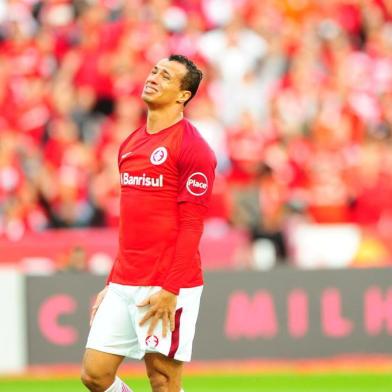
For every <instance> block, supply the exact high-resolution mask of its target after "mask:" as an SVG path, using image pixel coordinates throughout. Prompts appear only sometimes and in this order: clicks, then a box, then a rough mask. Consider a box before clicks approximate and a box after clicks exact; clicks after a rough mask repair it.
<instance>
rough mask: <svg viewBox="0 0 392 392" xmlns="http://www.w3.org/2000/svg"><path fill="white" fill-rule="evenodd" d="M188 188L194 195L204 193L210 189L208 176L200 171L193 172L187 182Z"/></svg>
mask: <svg viewBox="0 0 392 392" xmlns="http://www.w3.org/2000/svg"><path fill="white" fill-rule="evenodd" d="M186 189H187V190H188V192H189V193H190V194H192V195H194V196H202V195H204V194H205V193H206V192H207V189H208V180H207V176H206V175H205V174H203V173H200V172H197V173H193V174H191V175H190V176H189V177H188V180H187V182H186Z"/></svg>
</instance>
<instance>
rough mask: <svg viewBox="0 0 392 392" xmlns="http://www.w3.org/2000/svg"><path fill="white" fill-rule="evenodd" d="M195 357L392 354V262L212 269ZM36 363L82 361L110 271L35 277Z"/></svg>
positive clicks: (31, 334) (32, 324)
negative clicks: (363, 266)
mask: <svg viewBox="0 0 392 392" xmlns="http://www.w3.org/2000/svg"><path fill="white" fill-rule="evenodd" d="M205 282H206V285H205V289H204V293H203V299H202V306H201V312H200V316H199V321H198V327H197V334H196V339H195V344H194V359H198V360H203V359H206V360H220V359H224V360H227V359H254V358H259V359H305V358H309V359H311V358H328V357H336V356H340V355H347V354H348V355H353V354H354V355H356V354H359V355H366V354H376V355H380V354H382V355H390V356H391V355H392V270H391V269H367V270H318V271H300V270H294V269H286V268H284V269H276V270H273V271H271V272H255V271H252V272H250V271H249V272H214V273H209V274H206V276H205ZM26 283H27V289H26V301H27V316H28V317H27V321H28V324H27V328H28V331H27V332H28V333H27V338H28V362H29V363H30V364H48V363H79V362H80V359H81V356H82V353H83V347H84V344H85V341H86V337H87V334H88V329H89V326H88V318H89V311H90V307H91V303H92V301H93V299H94V296H95V294H96V293H97V292H98V291H99V290H100V289H101V288H102V287H103V285H104V279H103V278H101V277H94V276H91V275H87V274H86V275H85V274H71V273H70V274H59V275H55V276H52V277H36V276H31V277H28V278H27V282H26Z"/></svg>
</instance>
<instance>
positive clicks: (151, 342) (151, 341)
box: [146, 335, 159, 348]
mask: <svg viewBox="0 0 392 392" xmlns="http://www.w3.org/2000/svg"><path fill="white" fill-rule="evenodd" d="M158 344H159V339H158V338H157V337H156V336H155V335H149V336H147V337H146V346H147V347H149V348H155V347H156V346H158Z"/></svg>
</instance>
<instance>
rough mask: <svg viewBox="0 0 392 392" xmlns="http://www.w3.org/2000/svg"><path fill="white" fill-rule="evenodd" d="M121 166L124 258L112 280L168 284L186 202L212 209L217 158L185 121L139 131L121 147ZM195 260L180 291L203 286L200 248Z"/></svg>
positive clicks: (181, 279)
mask: <svg viewBox="0 0 392 392" xmlns="http://www.w3.org/2000/svg"><path fill="white" fill-rule="evenodd" d="M118 166H119V171H120V182H121V197H120V228H119V231H120V233H119V254H118V257H117V260H116V261H115V264H114V266H113V269H112V272H111V274H110V277H109V279H108V281H110V282H114V283H120V284H125V285H135V286H162V285H163V284H164V282H165V278H166V277H167V276H168V275H169V274H170V271H171V269H172V267H173V268H174V266H173V265H172V264H173V260H174V259H175V257H174V256H175V251H176V241H177V237H178V235H179V210H180V208H179V206H180V203H183V202H190V203H195V204H198V205H204V206H207V205H208V202H209V199H210V195H211V190H212V186H213V181H214V171H215V167H216V159H215V155H214V153H213V152H212V150H211V149H210V147H209V146H208V144H207V143H206V142H205V140H204V139H203V138H202V137H201V136H200V134H199V133H198V131H197V130H196V128H195V127H193V126H192V125H191V124H190V123H189V122H188V121H187V120H185V119H183V120H181V121H179V122H177V123H176V124H174V125H172V126H170V127H168V128H166V129H163V130H162V131H160V132H158V133H155V134H149V133H147V131H146V125H144V126H142V127H140V128H138V129H137V130H136V131H134V132H133V133H132V134H131V135H130V136H129V137H128V138H127V139H126V140H125V141H124V142H123V143H122V145H121V146H120V150H119V156H118ZM193 257H194V259H193V260H189V266H188V264H187V267H186V268H187V272H186V274H183V275H182V276H178V278H176V280H177V279H178V281H177V282H175V285H176V286H177V287H178V288H181V287H184V288H185V287H195V286H199V285H201V284H202V283H203V278H202V271H201V263H200V255H199V252H198V250H196V251H195V254H194V256H193ZM189 269H191V270H190V271H189Z"/></svg>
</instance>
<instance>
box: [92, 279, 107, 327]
mask: <svg viewBox="0 0 392 392" xmlns="http://www.w3.org/2000/svg"><path fill="white" fill-rule="evenodd" d="M108 288H109V286H106V287H105V288H104V289H103V290H102V291H100V292H99V293H98V295H97V298H96V299H95V303H94V305H93V307H92V308H91V315H90V327H91V324H92V323H93V320H94V317H95V313H97V310H98V308H99V305H101V302H102V301H103V299H104V298H105V295H106V292H107V291H108Z"/></svg>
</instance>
